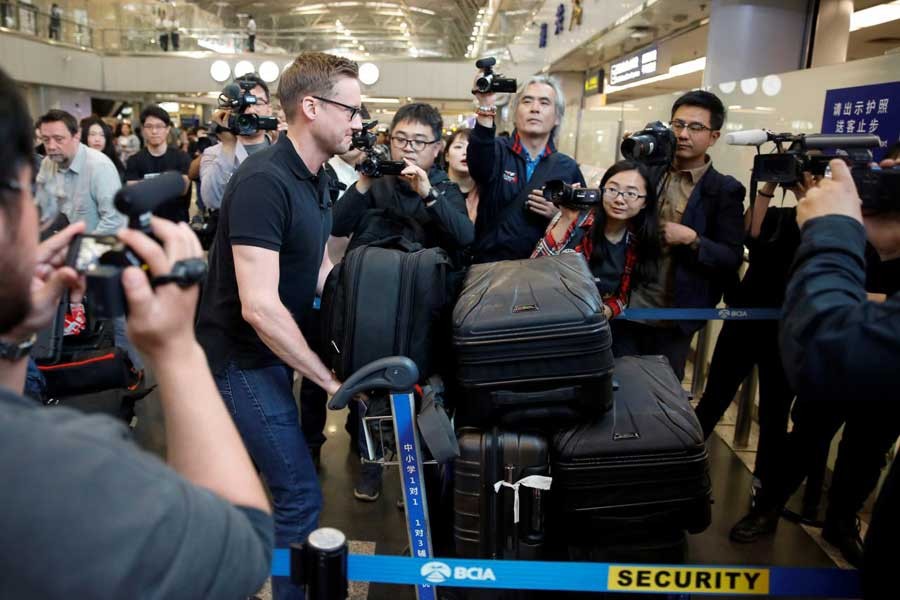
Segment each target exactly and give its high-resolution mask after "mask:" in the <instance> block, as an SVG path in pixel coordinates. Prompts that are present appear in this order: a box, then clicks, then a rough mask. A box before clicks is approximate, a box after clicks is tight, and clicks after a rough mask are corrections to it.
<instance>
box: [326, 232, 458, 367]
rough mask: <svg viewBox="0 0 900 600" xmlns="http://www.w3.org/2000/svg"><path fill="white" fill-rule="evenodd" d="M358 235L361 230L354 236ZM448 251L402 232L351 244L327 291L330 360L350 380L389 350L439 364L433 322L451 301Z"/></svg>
mask: <svg viewBox="0 0 900 600" xmlns="http://www.w3.org/2000/svg"><path fill="white" fill-rule="evenodd" d="M354 237H355V236H354ZM449 267H450V259H449V257H448V256H447V254H446V252H444V251H443V250H442V249H440V248H427V249H425V248H422V246H421V245H420V244H416V243H413V242H410V241H409V240H406V239H404V238H402V237H400V236H395V237H390V238H387V239H382V240H379V241H378V242H376V243H373V244H369V245H364V246H359V247H357V248H354V249H352V250H350V251H349V252H348V253H347V254H346V255H345V256H344V259H343V261H341V263H340V264H339V265H337V266H335V268H334V269H333V270H332V271H331V273H330V274H329V275H328V279H327V280H326V282H325V289H324V292H323V294H322V317H323V318H322V326H323V336H324V337H323V339H324V342H325V343H324V346H325V349H324V352H325V356H324V357H323V358H324V359H325V363H326V364H327V365H328V366H329V367H331V368H332V369H334V371H335V373H336V375H337V377H338V379H340V380H344V379H346V378H347V377H349V376H350V375H351V374H353V373H354V372H355V371H356V370H358V369H359V368H361V367H363V366H364V365H366V364H368V363H369V362H372V361H373V360H377V359H379V358H384V357H386V356H394V355H400V356H408V357H409V358H411V359H412V360H413V361H414V362H415V363H416V365H417V366H418V367H419V374H420V375H421V378H422V379H423V380H424V379H425V378H427V377H428V376H429V375H431V374H432V372H433V361H432V346H433V337H434V330H433V328H434V325H433V324H434V323H435V322H436V321H437V320H438V319H439V317H440V315H441V312H442V310H443V309H444V308H445V307H446V305H447V303H448V297H447V287H446V277H447V270H448V268H449Z"/></svg>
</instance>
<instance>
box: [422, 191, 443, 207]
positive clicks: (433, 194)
mask: <svg viewBox="0 0 900 600" xmlns="http://www.w3.org/2000/svg"><path fill="white" fill-rule="evenodd" d="M442 196H443V194H442V193H441V192H439V191H437V190H436V189H434V188H431V189H430V190H428V193H427V194H425V198H424V200H425V206H429V207H430V206H431V205H432V204H434V203H435V202H437V201H438V200H440V199H441V197H442Z"/></svg>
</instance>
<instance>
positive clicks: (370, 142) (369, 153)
mask: <svg viewBox="0 0 900 600" xmlns="http://www.w3.org/2000/svg"><path fill="white" fill-rule="evenodd" d="M376 125H378V121H369V122H368V123H364V124H363V128H362V129H360V130H359V131H354V132H353V140H352V141H351V143H350V144H351V146H352V147H353V148H356V149H357V150H362V151H363V152H365V153H366V159H365V160H364V161H362V162H361V163H359V164H358V165H356V170H357V171H359V172H360V173H362V174H363V175H365V176H366V177H381V176H383V175H399V174H400V173H402V172H403V169H405V168H406V167H407V164H406V163H405V162H403V161H402V160H385V159H383V158H381V157H380V156H378V152H377V151H376V150H375V141H376V140H377V139H378V138H377V136H376V135H375V134H374V133H372V130H373V129H375V126H376Z"/></svg>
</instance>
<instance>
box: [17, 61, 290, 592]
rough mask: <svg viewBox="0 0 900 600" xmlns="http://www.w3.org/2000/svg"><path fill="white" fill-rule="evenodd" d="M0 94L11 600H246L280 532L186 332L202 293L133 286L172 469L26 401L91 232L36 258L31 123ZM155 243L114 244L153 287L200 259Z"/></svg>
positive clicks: (160, 225)
mask: <svg viewBox="0 0 900 600" xmlns="http://www.w3.org/2000/svg"><path fill="white" fill-rule="evenodd" d="M0 90H2V91H0V138H2V141H3V143H2V144H0V290H2V300H0V414H2V418H0V439H2V440H3V444H4V451H3V452H2V453H0V477H2V479H3V482H4V491H3V506H4V510H3V512H2V515H0V552H2V554H3V557H4V560H3V563H2V564H0V596H3V597H19V598H68V597H78V598H96V597H106V596H110V595H116V596H120V597H129V598H132V597H174V596H179V597H192V598H201V597H202V598H229V597H241V596H247V595H250V594H252V593H254V591H256V590H258V589H259V588H260V587H261V586H262V584H263V582H264V581H265V579H266V577H267V576H268V573H269V565H270V560H271V554H272V519H271V517H270V516H269V511H270V509H269V506H268V501H267V500H266V495H265V492H264V491H263V488H262V485H261V483H260V481H259V478H258V477H257V475H256V471H255V469H254V467H253V464H252V462H251V461H250V458H249V456H248V455H247V452H246V450H245V449H244V446H243V444H242V443H241V439H240V437H239V435H238V433H237V431H236V429H235V427H234V424H233V423H232V420H231V418H230V416H229V415H228V412H227V411H226V410H225V407H224V405H223V403H222V399H221V397H220V396H219V394H218V393H217V391H216V389H215V385H214V383H213V379H212V376H211V374H210V373H209V369H208V368H207V367H206V364H205V362H206V361H205V357H204V355H203V351H202V350H201V348H200V346H199V345H198V344H197V341H196V339H195V338H194V335H193V331H192V329H191V327H190V322H189V321H188V322H186V321H185V319H184V315H185V314H190V313H191V312H193V310H194V306H195V304H196V300H197V288H196V286H190V287H188V288H186V289H183V288H181V287H179V286H177V285H174V284H168V285H159V286H157V287H156V288H155V289H154V288H152V287H151V286H150V282H149V280H148V277H147V275H146V274H145V273H144V272H142V271H141V270H140V269H137V268H129V269H127V270H126V271H125V272H124V276H123V279H122V284H123V286H124V289H125V294H126V297H127V299H128V304H129V308H130V319H129V334H130V335H131V337H132V340H133V342H134V344H135V346H136V347H137V348H138V349H140V350H141V352H142V353H143V354H144V355H145V356H146V358H147V360H148V362H149V363H150V364H151V365H152V368H153V370H154V372H155V374H156V376H157V381H158V383H159V392H160V402H161V405H162V408H163V412H164V416H165V421H166V441H167V451H168V466H166V465H165V464H163V463H162V462H160V461H159V460H158V459H157V458H156V457H154V456H150V455H148V454H146V453H144V452H141V451H140V450H139V449H138V448H137V447H136V446H135V445H134V443H133V442H132V441H131V440H130V436H129V434H128V431H127V429H126V428H125V426H124V425H123V424H121V423H119V422H118V421H114V420H112V419H110V418H108V417H105V416H98V415H84V414H82V413H80V412H77V411H73V410H69V409H67V408H63V407H57V408H54V409H53V410H47V409H46V408H44V407H42V406H40V405H38V404H36V403H34V402H33V401H31V400H26V399H24V398H23V397H22V396H21V395H20V394H21V390H22V385H23V382H24V378H25V371H26V366H27V362H28V361H27V356H28V350H29V346H30V345H31V343H32V342H33V339H34V338H33V335H34V334H35V333H36V332H37V331H38V330H40V329H42V328H43V327H46V326H47V325H48V324H49V322H50V320H51V319H52V316H53V314H54V313H55V310H56V306H57V305H58V304H59V301H60V297H61V296H62V294H63V292H64V291H65V290H66V289H70V290H82V289H83V285H84V284H83V281H82V280H81V279H80V278H79V277H78V274H77V273H76V272H75V270H74V269H72V268H71V267H68V266H66V265H65V264H64V261H65V258H66V256H67V254H68V246H69V243H70V242H71V241H72V240H73V239H74V238H75V236H77V235H79V234H81V233H84V231H85V224H84V223H81V222H79V223H75V224H73V225H70V226H69V227H68V228H66V229H64V230H63V231H61V232H60V233H58V234H56V235H55V236H53V237H51V238H49V239H48V240H46V241H45V242H43V243H41V244H40V245H38V242H37V240H38V217H37V210H36V209H35V206H34V203H33V201H32V198H31V159H32V152H33V151H32V130H31V121H30V118H29V116H28V113H27V109H26V107H25V103H24V101H23V100H22V98H21V97H20V96H19V95H18V93H16V91H15V90H16V86H15V84H14V82H13V81H12V80H10V79H9V78H8V77H7V76H6V74H5V73H3V72H2V71H0ZM152 228H153V233H154V235H155V236H156V237H157V238H158V239H159V240H160V241H161V243H162V246H160V245H159V244H157V243H156V242H155V241H153V240H152V239H150V238H149V237H147V236H145V235H144V234H142V233H140V232H138V231H135V230H123V231H121V232H119V239H120V240H121V241H122V242H124V243H126V244H127V245H128V246H130V247H131V248H132V250H133V251H134V252H135V253H136V254H138V255H139V256H141V257H142V258H143V259H144V260H145V261H146V263H147V264H148V265H149V269H150V273H151V275H153V276H154V277H160V276H165V275H167V274H169V273H171V272H172V271H173V270H174V269H175V268H176V264H177V263H179V262H180V261H184V260H188V259H192V258H195V257H199V256H200V255H201V250H200V245H199V243H198V242H197V239H196V238H195V237H194V236H193V234H192V233H191V231H190V229H189V228H188V227H187V225H184V224H182V225H176V224H174V223H171V222H168V221H166V220H164V219H158V218H154V219H153V221H152ZM188 395H189V396H190V398H188V397H187V396H188ZM42 490H53V492H52V493H49V494H48V493H44V492H43V491H42Z"/></svg>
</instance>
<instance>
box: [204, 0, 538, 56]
mask: <svg viewBox="0 0 900 600" xmlns="http://www.w3.org/2000/svg"><path fill="white" fill-rule="evenodd" d="M193 3H194V4H197V5H198V6H200V7H201V8H203V9H204V10H207V11H209V12H211V13H213V14H216V15H218V16H219V17H221V18H222V20H223V21H224V25H225V26H226V27H229V28H240V27H243V26H244V25H245V24H246V22H247V15H250V14H252V15H253V17H254V19H255V21H256V24H257V27H258V29H259V34H258V39H259V40H260V41H266V40H267V39H271V40H272V41H271V43H272V45H274V46H279V47H281V48H284V49H285V50H287V51H288V52H290V53H295V52H301V51H305V50H318V51H332V52H335V51H337V50H339V49H344V51H345V52H347V53H352V54H354V55H356V56H359V55H364V56H365V55H366V54H365V53H369V54H368V56H372V57H373V58H374V57H379V58H391V57H394V58H409V57H428V58H447V59H456V60H459V59H463V58H465V57H467V56H469V57H472V56H475V54H484V53H487V52H488V51H490V50H491V49H497V48H503V47H505V46H506V45H508V44H509V43H510V41H511V40H512V38H513V37H515V35H516V34H517V33H520V32H521V31H522V29H523V28H524V27H525V25H526V24H527V22H529V21H530V18H531V16H532V13H533V12H534V11H536V10H537V9H539V8H540V6H541V5H542V4H543V2H542V0H501V1H500V2H499V5H498V6H497V10H496V11H494V14H491V11H490V9H489V8H488V2H487V1H486V0H338V1H336V2H326V1H321V0H301V1H299V2H285V1H284V0H194V2H193ZM479 21H482V22H483V23H484V31H483V34H482V35H481V36H478V35H475V33H476V31H478V24H479ZM267 30H268V31H269V32H277V34H276V37H275V38H269V36H268V35H267V33H266V32H267ZM479 41H481V43H480V44H479V43H478V42H479ZM473 43H474V45H475V48H474V49H473V48H471V47H470V45H472V44H473Z"/></svg>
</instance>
